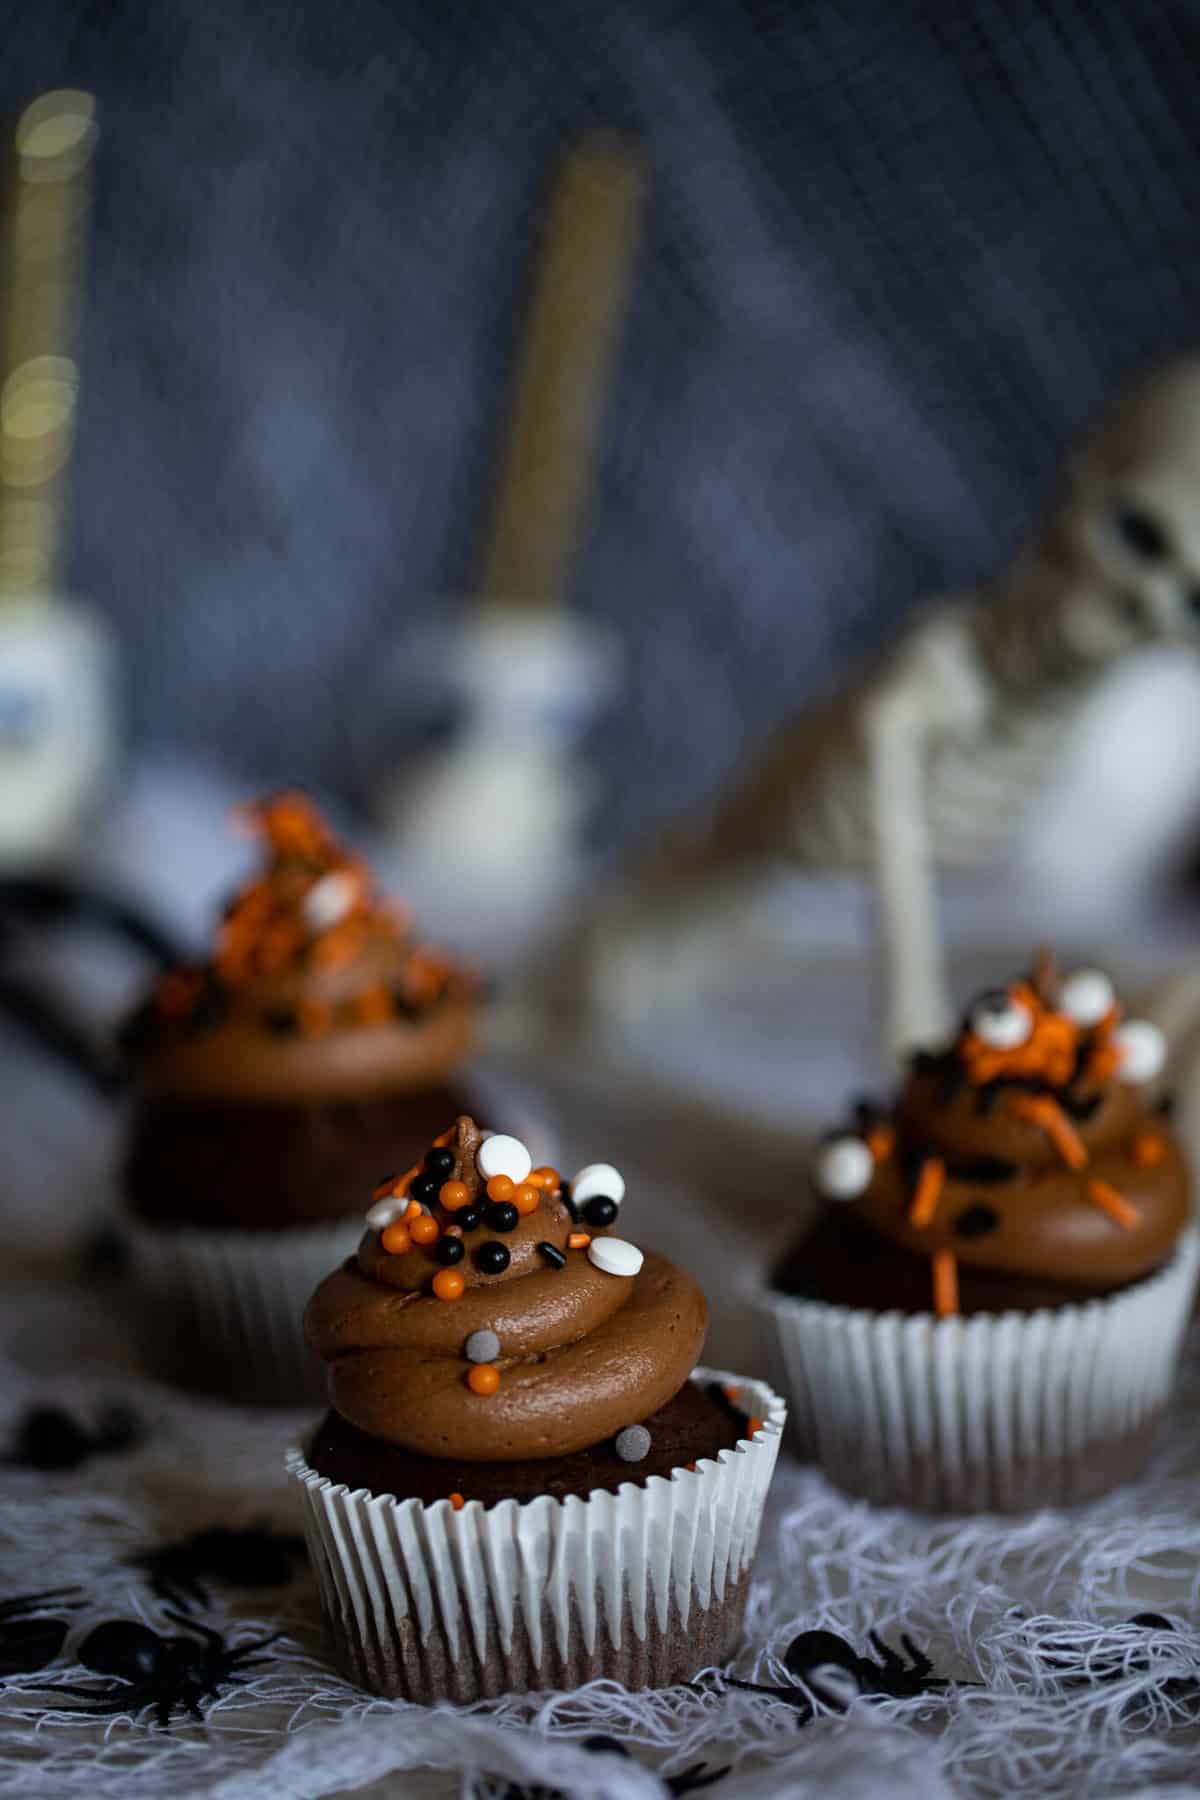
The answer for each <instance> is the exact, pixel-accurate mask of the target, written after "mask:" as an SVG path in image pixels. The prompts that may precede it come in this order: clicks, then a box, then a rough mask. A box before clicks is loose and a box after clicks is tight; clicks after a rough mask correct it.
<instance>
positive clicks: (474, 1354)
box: [463, 1331, 500, 1363]
mask: <svg viewBox="0 0 1200 1800" xmlns="http://www.w3.org/2000/svg"><path fill="white" fill-rule="evenodd" d="M499 1354H500V1339H499V1338H498V1337H497V1336H496V1334H495V1332H494V1331H473V1332H472V1333H471V1335H470V1337H469V1338H468V1339H467V1341H466V1343H465V1344H464V1345H463V1355H464V1356H465V1357H466V1359H467V1361H468V1362H473V1363H484V1362H495V1360H496V1358H497V1357H498V1356H499Z"/></svg>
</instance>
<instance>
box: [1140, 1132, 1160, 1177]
mask: <svg viewBox="0 0 1200 1800" xmlns="http://www.w3.org/2000/svg"><path fill="white" fill-rule="evenodd" d="M1166 1153H1167V1147H1166V1145H1165V1144H1164V1143H1163V1141H1162V1139H1161V1138H1160V1137H1156V1136H1155V1134H1154V1133H1153V1132H1152V1131H1147V1132H1143V1134H1142V1136H1141V1137H1139V1138H1135V1139H1134V1142H1133V1160H1134V1162H1135V1163H1136V1164H1137V1166H1138V1168H1139V1169H1157V1167H1158V1165H1159V1163H1160V1162H1161V1161H1162V1159H1163V1157H1164V1156H1165V1155H1166Z"/></svg>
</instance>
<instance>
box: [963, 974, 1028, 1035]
mask: <svg viewBox="0 0 1200 1800" xmlns="http://www.w3.org/2000/svg"><path fill="white" fill-rule="evenodd" d="M967 1023H968V1024H969V1025H970V1027H971V1030H972V1031H973V1032H974V1033H975V1036H976V1037H977V1038H978V1039H979V1040H980V1042H981V1043H984V1044H986V1045H987V1046H988V1049H989V1050H1019V1049H1020V1047H1021V1045H1022V1044H1027V1043H1028V1042H1029V1039H1030V1038H1031V1036H1032V1035H1033V1014H1032V1013H1031V1012H1030V1010H1029V1008H1028V1007H1027V1006H1026V1005H1025V1003H1024V1001H1023V1000H1018V999H1017V998H1016V996H1015V995H1013V994H1010V993H1007V992H1006V991H1005V989H1004V988H994V989H992V991H991V992H990V993H987V994H981V995H980V996H979V998H978V1000H976V1002H975V1004H974V1006H972V1008H971V1012H970V1016H969V1018H968V1021H967Z"/></svg>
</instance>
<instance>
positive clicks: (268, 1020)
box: [262, 1006, 300, 1037]
mask: <svg viewBox="0 0 1200 1800" xmlns="http://www.w3.org/2000/svg"><path fill="white" fill-rule="evenodd" d="M262 1020H263V1024H264V1025H265V1026H266V1028H267V1030H268V1031H269V1032H271V1033H272V1035H273V1036H275V1037H292V1036H293V1035H294V1034H295V1033H296V1032H297V1031H298V1030H299V1028H300V1021H299V1019H298V1018H297V1016H296V1014H295V1013H294V1012H293V1010H292V1008H291V1007H290V1006H272V1007H270V1008H269V1009H268V1010H267V1011H266V1012H265V1013H264V1014H263V1016H262Z"/></svg>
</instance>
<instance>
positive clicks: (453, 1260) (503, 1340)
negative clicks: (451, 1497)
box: [305, 1115, 706, 1461]
mask: <svg viewBox="0 0 1200 1800" xmlns="http://www.w3.org/2000/svg"><path fill="white" fill-rule="evenodd" d="M489 1144H492V1145H497V1146H500V1147H501V1149H500V1151H499V1152H497V1153H496V1154H493V1155H490V1154H489V1148H488V1147H489ZM506 1158H507V1163H508V1167H509V1168H511V1169H513V1170H514V1171H515V1173H516V1174H518V1175H520V1176H521V1179H520V1180H516V1181H514V1179H513V1176H512V1174H509V1173H507V1172H506V1170H505V1168H498V1169H497V1172H496V1173H495V1174H491V1175H489V1174H488V1173H487V1170H488V1168H489V1167H493V1166H495V1165H496V1163H497V1162H500V1161H504V1160H505V1159H506ZM593 1167H595V1168H611V1165H593ZM582 1173H583V1174H589V1173H590V1170H589V1171H583V1172H582ZM611 1173H612V1175H614V1176H616V1171H615V1170H612V1171H611ZM618 1183H619V1185H620V1187H621V1189H622V1191H623V1188H624V1183H623V1182H621V1181H620V1177H619V1176H616V1183H614V1184H612V1185H616V1184H618ZM581 1187H582V1188H587V1189H589V1190H590V1191H589V1192H588V1193H587V1197H586V1198H585V1199H583V1200H582V1201H579V1202H577V1201H575V1199H574V1198H573V1196H572V1193H571V1189H570V1187H569V1186H568V1185H567V1184H565V1183H563V1182H562V1181H561V1179H560V1177H559V1176H558V1174H557V1172H556V1171H554V1170H553V1169H549V1168H543V1169H533V1168H531V1167H530V1160H529V1157H528V1153H527V1152H526V1151H525V1150H524V1146H523V1145H521V1144H520V1142H519V1140H517V1139H515V1138H507V1137H504V1138H501V1137H490V1138H489V1137H488V1136H486V1135H484V1134H482V1133H481V1132H480V1131H479V1130H478V1127H477V1126H476V1125H475V1123H474V1121H473V1120H472V1119H470V1118H469V1117H467V1116H466V1115H463V1116H462V1117H460V1118H459V1119H458V1120H457V1122H456V1124H455V1125H454V1126H453V1127H452V1128H451V1129H450V1130H449V1131H447V1132H443V1133H442V1134H441V1136H440V1137H439V1138H438V1139H437V1140H435V1142H434V1144H433V1145H432V1146H431V1147H430V1150H429V1151H428V1152H427V1154H426V1157H425V1158H424V1161H423V1163H422V1164H418V1165H417V1166H416V1167H414V1168H413V1169H410V1170H408V1171H407V1172H406V1173H405V1174H404V1175H403V1176H400V1177H396V1178H392V1179H390V1180H389V1181H387V1182H384V1183H381V1184H380V1189H379V1190H377V1195H376V1199H375V1201H374V1204H373V1205H372V1207H371V1210H370V1213H369V1214H368V1229H367V1231H366V1233H365V1234H364V1237H363V1240H362V1242H361V1244H360V1245H359V1248H358V1252H357V1255H356V1256H355V1257H354V1258H353V1259H351V1261H350V1262H348V1263H346V1264H345V1265H344V1266H343V1267H342V1268H341V1269H339V1270H337V1271H335V1273H334V1274H332V1275H330V1276H329V1277H327V1279H326V1280H325V1281H323V1282H322V1283H321V1286H320V1287H319V1288H318V1289H317V1291H316V1293H315V1294H314V1295H313V1298H312V1300H311V1301H310V1302H309V1306H308V1311H307V1313H306V1318H305V1324H306V1330H307V1332H308V1337H309V1341H310V1343H311V1344H312V1345H313V1348H314V1349H315V1350H317V1351H318V1352H319V1354H320V1355H322V1356H323V1357H325V1358H326V1360H327V1361H328V1362H329V1363H330V1365H331V1387H332V1396H333V1403H334V1406H335V1407H336V1409H337V1411H338V1412H339V1413H340V1414H341V1415H342V1417H343V1418H345V1419H347V1420H349V1422H350V1423H351V1424H352V1425H355V1426H357V1427H358V1428H359V1429H360V1430H361V1431H365V1432H366V1433H368V1434H369V1435H370V1436H371V1437H375V1438H379V1439H381V1440H383V1441H385V1442H388V1443H393V1444H398V1445H401V1446H402V1447H404V1448H405V1449H409V1450H413V1451H416V1452H418V1453H420V1454H423V1455H428V1456H446V1457H451V1456H452V1457H458V1458H463V1459H467V1460H471V1461H512V1460H523V1459H525V1458H527V1457H535V1458H536V1457H541V1456H546V1457H549V1456H562V1455H570V1454H572V1453H573V1452H574V1451H576V1450H582V1449H587V1448H589V1447H590V1446H591V1445H593V1444H597V1443H599V1442H601V1441H602V1440H603V1439H605V1438H607V1437H610V1436H612V1435H613V1434H615V1433H616V1432H619V1431H621V1430H622V1429H623V1428H624V1427H626V1426H628V1425H632V1424H637V1423H639V1422H640V1421H642V1420H643V1419H646V1418H648V1417H649V1416H650V1415H651V1414H652V1413H654V1412H655V1411H657V1409H658V1408H659V1407H660V1406H663V1405H665V1404H666V1402H667V1401H668V1400H669V1399H671V1398H672V1397H673V1395H674V1394H676V1393H677V1392H678V1391H679V1389H680V1388H681V1387H682V1386H683V1385H684V1383H685V1382H686V1380H687V1378H688V1376H689V1375H690V1373H691V1371H692V1368H693V1366H694V1364H695V1361H696V1358H697V1356H698V1355H699V1351H700V1346H701V1343H702V1341H703V1336H704V1327H705V1323H706V1311H705V1306H704V1300H703V1297H702V1295H701V1294H700V1291H699V1289H698V1288H697V1287H696V1286H695V1284H694V1283H693V1282H692V1281H691V1280H690V1278H689V1277H688V1276H686V1275H684V1274H683V1273H682V1271H680V1270H679V1269H676V1268H675V1267H674V1266H673V1265H672V1264H671V1263H669V1262H667V1261H666V1260H665V1259H664V1258H662V1257H656V1256H646V1257H643V1256H642V1254H641V1252H640V1251H637V1250H635V1249H634V1247H633V1246H632V1245H630V1244H627V1243H626V1242H625V1240H624V1239H621V1238H616V1237H613V1236H611V1235H609V1232H608V1227H609V1225H610V1224H611V1223H613V1222H614V1221H615V1218H616V1216H617V1208H618V1207H619V1204H620V1202H619V1199H614V1197H613V1196H612V1195H610V1194H600V1193H597V1192H595V1191H594V1188H592V1184H591V1183H581ZM601 1245H602V1246H603V1250H601V1249H600V1246H601Z"/></svg>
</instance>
